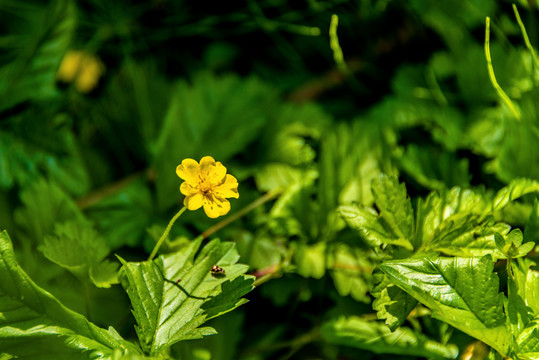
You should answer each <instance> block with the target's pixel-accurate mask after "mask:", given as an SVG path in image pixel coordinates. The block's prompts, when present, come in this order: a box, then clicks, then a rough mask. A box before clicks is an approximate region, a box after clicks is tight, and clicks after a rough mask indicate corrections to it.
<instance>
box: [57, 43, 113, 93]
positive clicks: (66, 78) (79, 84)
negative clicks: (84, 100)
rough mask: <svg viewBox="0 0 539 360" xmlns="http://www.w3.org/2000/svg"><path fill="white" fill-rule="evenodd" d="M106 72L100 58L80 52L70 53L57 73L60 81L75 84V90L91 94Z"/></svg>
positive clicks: (66, 55)
mask: <svg viewBox="0 0 539 360" xmlns="http://www.w3.org/2000/svg"><path fill="white" fill-rule="evenodd" d="M104 72H105V66H104V65H103V63H102V62H101V60H99V58H98V57H97V56H95V55H92V54H90V53H87V52H84V51H80V50H70V51H68V52H67V53H66V54H65V56H64V58H63V59H62V63H61V64H60V68H59V69H58V72H57V73H56V77H57V78H58V80H60V81H62V82H65V83H70V82H74V84H75V88H76V89H77V90H78V91H79V92H81V93H89V92H90V91H91V90H93V89H94V88H95V87H96V86H97V83H98V81H99V78H100V77H101V75H103V73H104Z"/></svg>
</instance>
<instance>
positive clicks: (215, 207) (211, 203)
mask: <svg viewBox="0 0 539 360" xmlns="http://www.w3.org/2000/svg"><path fill="white" fill-rule="evenodd" d="M202 202H203V205H204V212H205V213H206V215H208V217H210V218H212V219H215V218H216V217H219V216H221V215H225V214H227V213H228V212H229V211H230V202H228V200H226V199H223V198H218V197H215V196H212V197H206V196H205V197H204V199H203V201H202Z"/></svg>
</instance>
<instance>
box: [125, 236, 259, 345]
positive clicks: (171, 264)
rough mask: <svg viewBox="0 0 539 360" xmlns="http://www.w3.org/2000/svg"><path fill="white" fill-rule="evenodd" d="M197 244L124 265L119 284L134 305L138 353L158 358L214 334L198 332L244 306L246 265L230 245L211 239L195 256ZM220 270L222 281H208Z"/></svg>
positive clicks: (247, 279) (249, 281)
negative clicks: (213, 269) (213, 270)
mask: <svg viewBox="0 0 539 360" xmlns="http://www.w3.org/2000/svg"><path fill="white" fill-rule="evenodd" d="M199 246H200V240H199V241H195V242H193V243H191V244H190V245H189V246H188V247H186V248H184V249H183V250H181V251H179V252H177V253H173V254H170V255H163V256H160V257H159V258H158V259H157V260H155V261H146V262H140V263H136V262H125V261H123V260H122V263H123V265H124V266H123V268H122V269H123V271H124V273H125V281H122V284H123V285H124V287H125V289H126V291H127V294H128V295H129V298H130V300H131V303H132V305H133V314H134V315H135V319H136V320H137V324H138V326H137V327H136V330H137V335H138V337H139V340H140V343H141V346H142V348H143V350H144V351H145V352H146V353H148V354H150V355H157V354H159V353H161V352H162V351H164V350H165V349H166V348H167V347H169V346H171V345H173V344H174V343H176V342H178V341H181V340H187V339H196V338H201V337H202V336H205V335H211V334H214V333H215V331H214V330H213V329H212V328H208V327H200V326H201V325H202V324H204V323H205V322H206V321H208V320H209V319H211V318H213V317H216V316H219V315H221V314H224V313H226V312H229V311H231V310H233V309H235V308H236V307H238V306H240V305H242V304H244V303H245V302H246V301H247V300H245V299H242V298H241V297H242V296H243V295H245V294H246V293H247V292H249V291H250V290H251V289H252V285H251V284H252V281H253V280H252V278H251V277H247V276H245V275H244V274H245V272H246V271H247V266H245V265H240V264H235V263H236V261H237V260H238V258H239V255H238V254H237V252H236V250H235V247H234V244H232V243H221V242H220V241H218V240H214V241H212V242H210V243H209V244H207V245H206V246H205V247H204V248H203V249H202V250H201V251H200V253H199V254H198V255H197V256H195V254H196V253H197V251H198V248H199ZM213 265H219V266H221V267H222V268H223V269H225V271H226V273H225V274H224V276H213V275H212V273H211V271H210V269H211V267H212V266H213Z"/></svg>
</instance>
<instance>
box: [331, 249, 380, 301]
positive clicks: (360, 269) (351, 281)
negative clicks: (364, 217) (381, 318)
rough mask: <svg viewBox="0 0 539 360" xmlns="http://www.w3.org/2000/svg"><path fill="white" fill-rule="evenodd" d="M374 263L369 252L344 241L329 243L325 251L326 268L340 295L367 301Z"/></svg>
mask: <svg viewBox="0 0 539 360" xmlns="http://www.w3.org/2000/svg"><path fill="white" fill-rule="evenodd" d="M373 267H374V264H373V261H372V260H371V259H370V256H369V252H367V251H365V250H364V249H360V248H358V247H352V246H350V245H347V244H345V243H340V242H338V243H331V244H330V245H329V250H328V253H327V268H328V269H329V271H330V275H331V277H332V278H333V283H334V284H335V289H336V290H337V292H338V293H339V295H340V296H348V295H350V296H351V297H352V298H353V299H354V300H356V301H361V302H364V303H369V302H370V301H371V299H370V297H369V296H368V291H369V287H370V278H371V276H370V275H371V272H372V270H373Z"/></svg>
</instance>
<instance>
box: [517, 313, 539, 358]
mask: <svg viewBox="0 0 539 360" xmlns="http://www.w3.org/2000/svg"><path fill="white" fill-rule="evenodd" d="M515 354H516V356H518V357H517V358H518V359H522V360H535V359H537V358H538V357H539V323H538V322H537V320H534V321H531V322H530V323H529V324H528V326H527V327H526V328H525V329H524V330H522V332H520V334H518V337H517V339H516V350H515Z"/></svg>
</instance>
